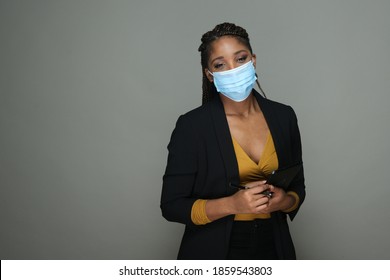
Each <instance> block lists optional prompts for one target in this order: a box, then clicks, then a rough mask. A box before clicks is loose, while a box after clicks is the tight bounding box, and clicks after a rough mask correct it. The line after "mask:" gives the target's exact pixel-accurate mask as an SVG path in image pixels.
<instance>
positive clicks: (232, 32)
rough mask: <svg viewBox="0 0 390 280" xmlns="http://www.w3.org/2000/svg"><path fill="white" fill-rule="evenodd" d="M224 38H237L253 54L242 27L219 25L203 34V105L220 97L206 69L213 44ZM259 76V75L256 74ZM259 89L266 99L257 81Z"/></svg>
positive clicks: (231, 24)
mask: <svg viewBox="0 0 390 280" xmlns="http://www.w3.org/2000/svg"><path fill="white" fill-rule="evenodd" d="M222 36H232V37H235V38H236V39H237V40H238V41H239V42H240V43H242V44H243V45H244V46H246V47H247V48H248V49H249V51H250V53H251V54H252V53H253V52H252V47H251V45H250V42H249V36H248V33H247V32H246V30H245V29H244V28H242V27H240V26H237V25H235V24H234V23H229V22H224V23H221V24H218V25H217V26H215V27H214V29H213V30H210V31H208V32H206V33H205V34H203V36H202V39H201V41H202V44H201V45H200V46H199V48H198V51H199V52H200V58H201V59H200V61H201V65H202V92H203V94H202V104H205V103H207V102H208V101H210V100H211V99H213V98H214V97H215V96H217V95H218V92H217V89H216V88H215V85H214V83H212V82H210V81H209V79H208V78H207V76H206V73H205V72H204V69H206V68H208V60H209V58H210V52H211V43H212V42H214V41H215V40H217V39H218V38H220V37H222ZM256 76H257V74H256ZM256 83H257V85H258V87H259V88H260V90H261V92H262V93H263V95H264V97H266V96H265V93H264V91H263V90H262V88H261V86H260V84H259V81H258V80H256Z"/></svg>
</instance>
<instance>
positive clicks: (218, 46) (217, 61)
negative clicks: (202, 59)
mask: <svg viewBox="0 0 390 280" xmlns="http://www.w3.org/2000/svg"><path fill="white" fill-rule="evenodd" d="M251 59H252V61H253V64H254V66H255V67H256V55H254V54H251V52H250V50H249V49H248V48H247V47H246V46H245V45H244V44H242V43H241V42H240V41H239V40H237V39H236V38H234V37H232V36H222V37H221V38H218V39H217V40H215V41H214V42H213V43H212V44H211V52H210V57H209V61H208V69H204V71H205V74H206V76H207V78H208V79H209V81H210V82H213V76H212V75H211V74H210V73H209V71H210V72H221V71H226V70H230V69H233V68H236V67H238V66H241V65H243V64H245V63H247V62H248V61H250V60H251Z"/></svg>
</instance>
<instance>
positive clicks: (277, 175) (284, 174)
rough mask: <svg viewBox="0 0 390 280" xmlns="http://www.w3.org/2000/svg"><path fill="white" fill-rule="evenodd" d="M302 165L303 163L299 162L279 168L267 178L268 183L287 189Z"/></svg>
mask: <svg viewBox="0 0 390 280" xmlns="http://www.w3.org/2000/svg"><path fill="white" fill-rule="evenodd" d="M302 167H303V166H302V163H298V164H294V165H292V166H289V167H286V168H281V169H277V170H275V171H273V172H272V173H271V175H270V176H269V177H268V178H267V184H269V185H273V186H276V187H279V188H283V189H285V190H286V189H287V188H288V186H289V185H290V183H291V182H292V180H293V179H294V178H295V176H297V174H298V172H299V171H300V170H301V169H302Z"/></svg>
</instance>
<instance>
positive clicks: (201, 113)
mask: <svg viewBox="0 0 390 280" xmlns="http://www.w3.org/2000/svg"><path fill="white" fill-rule="evenodd" d="M210 110H211V108H210V104H208V103H206V104H204V105H201V106H199V107H197V108H195V109H192V110H190V111H188V112H186V113H184V114H182V115H180V116H179V118H178V121H177V122H178V123H179V122H180V123H182V124H184V125H189V126H191V127H193V128H194V127H202V126H204V125H205V124H207V123H209V122H210Z"/></svg>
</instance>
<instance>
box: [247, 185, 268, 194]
mask: <svg viewBox="0 0 390 280" xmlns="http://www.w3.org/2000/svg"><path fill="white" fill-rule="evenodd" d="M267 189H268V185H257V186H254V187H252V188H249V189H248V190H247V191H248V192H249V193H250V194H258V193H261V192H263V191H265V190H267Z"/></svg>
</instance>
